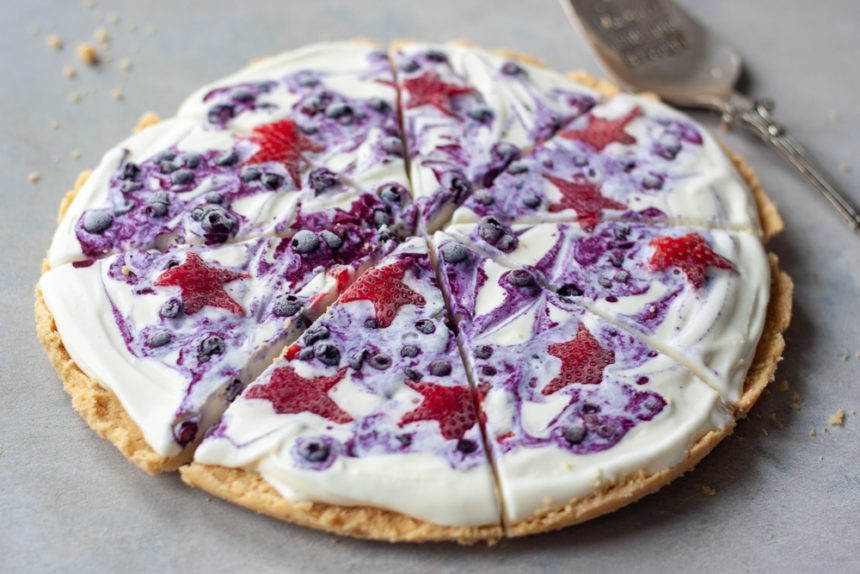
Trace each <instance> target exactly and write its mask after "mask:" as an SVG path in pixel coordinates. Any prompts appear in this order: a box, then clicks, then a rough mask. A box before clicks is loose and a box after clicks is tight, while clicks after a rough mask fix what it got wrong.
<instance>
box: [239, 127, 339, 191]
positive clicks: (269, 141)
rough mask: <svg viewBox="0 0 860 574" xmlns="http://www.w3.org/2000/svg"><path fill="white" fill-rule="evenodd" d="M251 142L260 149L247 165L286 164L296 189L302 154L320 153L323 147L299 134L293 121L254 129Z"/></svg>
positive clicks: (248, 160)
mask: <svg viewBox="0 0 860 574" xmlns="http://www.w3.org/2000/svg"><path fill="white" fill-rule="evenodd" d="M250 139H251V141H253V142H255V143H256V144H258V145H259V146H260V149H258V150H257V152H256V153H255V154H254V155H252V156H251V157H250V158H248V159H247V160H246V161H245V164H248V165H250V164H257V163H263V162H267V161H276V162H280V163H282V164H284V166H285V167H286V168H287V172H288V173H289V174H290V177H291V178H292V179H293V183H294V184H295V185H296V187H298V186H299V184H300V181H299V166H300V164H301V163H302V162H303V158H302V152H305V151H310V152H320V151H323V148H322V146H320V145H318V144H316V143H314V142H312V141H311V140H309V139H308V138H306V137H305V136H303V135H302V134H300V133H299V131H298V129H297V128H296V122H294V121H293V120H279V121H277V122H274V123H271V124H266V125H262V126H258V127H256V128H254V135H252V136H251V138H250Z"/></svg>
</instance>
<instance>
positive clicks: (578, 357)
mask: <svg viewBox="0 0 860 574" xmlns="http://www.w3.org/2000/svg"><path fill="white" fill-rule="evenodd" d="M549 354H550V355H552V356H553V357H557V358H559V359H561V372H560V373H559V374H558V376H557V377H556V378H554V379H553V380H551V381H550V382H549V384H548V385H547V386H545V387H544V388H543V390H542V391H541V393H542V394H544V395H551V394H552V393H555V392H557V391H560V390H561V389H563V388H564V387H566V386H567V385H570V384H572V383H580V384H583V385H599V384H600V381H601V380H603V369H605V368H606V367H608V366H609V365H611V364H612V363H614V362H615V351H610V350H609V349H604V348H603V347H601V346H600V343H598V342H597V339H595V338H594V335H592V334H591V333H589V331H588V329H586V328H585V325H583V324H582V323H580V324H579V328H578V329H577V331H576V336H575V337H574V338H573V340H571V341H567V342H565V343H553V344H552V345H550V346H549Z"/></svg>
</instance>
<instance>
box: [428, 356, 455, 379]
mask: <svg viewBox="0 0 860 574" xmlns="http://www.w3.org/2000/svg"><path fill="white" fill-rule="evenodd" d="M451 370H452V367H451V363H450V362H448V361H446V360H445V359H436V360H435V361H433V362H432V363H430V374H431V375H436V376H437V377H447V376H448V375H450V374H451Z"/></svg>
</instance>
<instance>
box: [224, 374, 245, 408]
mask: <svg viewBox="0 0 860 574" xmlns="http://www.w3.org/2000/svg"><path fill="white" fill-rule="evenodd" d="M244 388H245V385H244V383H242V381H240V380H239V379H233V380H232V381H230V384H229V385H227V387H226V388H225V389H224V400H225V401H227V402H228V403H232V402H233V401H235V400H236V397H238V396H239V393H241V392H242V389H244Z"/></svg>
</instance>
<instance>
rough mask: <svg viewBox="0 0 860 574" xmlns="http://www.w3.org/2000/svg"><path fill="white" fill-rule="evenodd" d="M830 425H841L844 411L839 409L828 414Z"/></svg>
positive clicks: (843, 420)
mask: <svg viewBox="0 0 860 574" xmlns="http://www.w3.org/2000/svg"><path fill="white" fill-rule="evenodd" d="M829 422H830V426H833V427H835V426H842V423H843V422H845V411H844V410H842V409H839V410H838V411H836V412H835V413H834V414H832V415H830V421H829Z"/></svg>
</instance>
